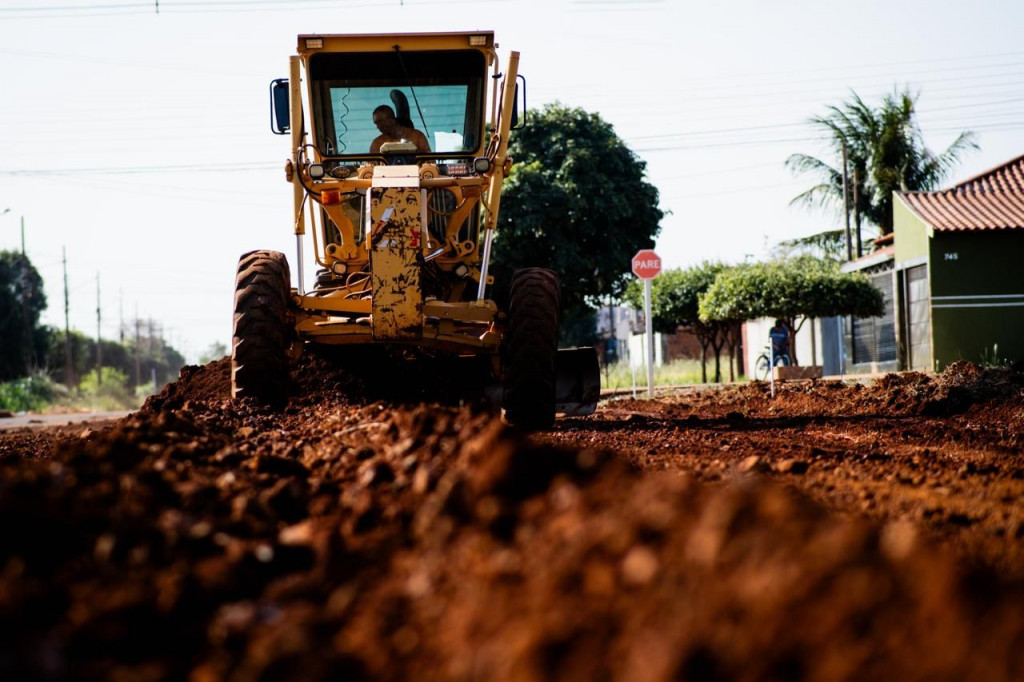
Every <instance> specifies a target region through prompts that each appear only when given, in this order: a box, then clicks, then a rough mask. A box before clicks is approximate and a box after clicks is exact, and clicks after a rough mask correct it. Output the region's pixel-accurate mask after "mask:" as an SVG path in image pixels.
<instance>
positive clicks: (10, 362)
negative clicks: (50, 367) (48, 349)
mask: <svg viewBox="0 0 1024 682" xmlns="http://www.w3.org/2000/svg"><path fill="white" fill-rule="evenodd" d="M45 309H46V294H45V293H43V278H42V277H40V276H39V272H38V271H36V269H35V267H33V265H32V262H31V261H30V260H29V259H28V257H27V256H25V255H23V254H20V253H16V252H14V251H0V381H7V380H8V379H16V378H18V377H23V376H26V375H27V374H28V373H29V371H30V370H32V369H33V368H34V367H35V366H36V361H37V357H38V351H39V349H40V344H45V339H44V338H43V337H42V336H41V335H40V333H39V315H40V313H42V311H43V310H45Z"/></svg>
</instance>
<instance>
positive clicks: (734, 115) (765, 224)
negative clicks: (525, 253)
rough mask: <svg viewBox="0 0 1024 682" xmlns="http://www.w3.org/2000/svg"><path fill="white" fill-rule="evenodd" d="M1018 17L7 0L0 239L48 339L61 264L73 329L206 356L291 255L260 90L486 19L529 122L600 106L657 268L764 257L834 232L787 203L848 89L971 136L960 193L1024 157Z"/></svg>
mask: <svg viewBox="0 0 1024 682" xmlns="http://www.w3.org/2000/svg"><path fill="white" fill-rule="evenodd" d="M1022 26H1024V3H1016V2H1005V1H995V0H976V1H975V2H973V3H970V4H969V5H968V4H964V3H962V2H952V1H951V0H931V1H927V2H926V1H924V0H899V1H896V2H894V1H893V0H885V1H880V0H863V1H861V2H858V3H849V2H839V1H832V0H817V1H814V2H812V1H810V0H802V1H796V0H775V1H773V2H765V1H763V0H761V1H758V0H732V1H731V2H718V3H710V2H691V1H690V0H159V2H157V0H0V74H2V76H3V79H2V81H3V85H2V94H0V213H3V215H0V249H6V250H20V249H21V244H22V241H21V234H22V230H21V225H22V223H23V224H24V235H25V247H26V251H27V254H28V256H29V258H30V259H31V260H32V262H33V264H34V265H35V266H36V268H37V269H38V270H39V271H40V273H41V274H42V276H43V278H44V279H45V282H46V294H47V298H48V302H49V307H48V309H47V310H46V311H45V312H44V314H43V318H42V321H43V322H44V323H46V324H51V325H54V326H56V327H60V328H63V327H64V301H65V299H64V277H63V272H64V255H65V253H66V267H67V273H68V291H69V296H68V308H69V310H70V324H71V327H72V328H73V329H77V330H79V331H81V332H83V333H85V334H88V335H90V336H95V335H96V333H97V326H98V325H97V307H99V309H100V312H101V315H100V317H101V319H100V322H99V329H100V331H101V333H102V335H103V337H104V338H108V339H117V338H118V337H119V334H120V332H121V330H122V329H124V328H131V327H132V325H133V321H134V320H135V319H136V318H141V319H142V320H145V321H148V320H153V321H154V324H155V326H156V329H157V330H159V331H161V332H162V333H163V335H164V336H165V338H167V339H168V340H169V341H170V342H171V343H172V345H174V346H175V347H176V348H178V349H179V350H181V351H182V352H183V353H184V354H185V357H186V358H187V359H188V360H189V361H190V362H197V361H198V360H199V358H200V357H202V356H203V355H204V354H206V353H207V351H208V350H210V348H211V346H212V345H213V344H215V343H222V344H224V345H225V346H228V345H229V344H230V339H231V312H232V296H233V290H234V273H235V266H236V263H237V260H238V256H239V255H240V254H241V253H243V252H245V251H249V250H253V249H260V248H265V249H274V250H278V251H283V252H285V253H286V254H288V256H289V258H290V259H291V258H293V256H294V253H295V250H296V249H295V238H294V236H293V234H292V226H291V217H290V213H291V206H292V200H291V187H290V185H289V184H287V183H286V181H285V178H284V172H283V167H284V162H285V160H286V159H287V158H288V138H287V137H286V136H276V135H273V134H271V132H270V125H269V95H268V86H269V83H270V81H271V80H273V79H274V78H279V77H286V76H287V75H288V57H289V55H291V54H294V51H295V45H296V36H297V35H298V34H300V33H360V32H374V33H378V32H407V31H435V30H436V31H462V30H467V31H469V30H485V29H489V30H494V31H495V35H496V40H497V42H498V43H499V45H500V47H499V54H500V56H501V58H502V59H503V60H505V59H507V55H508V52H509V50H516V51H519V52H520V53H521V61H520V72H521V73H522V74H524V75H525V76H526V79H527V100H528V101H527V103H528V106H530V107H531V108H535V107H541V106H543V105H544V104H546V103H550V102H555V101H558V102H561V103H562V104H565V105H569V106H578V107H582V108H583V109H586V110H587V111H592V112H596V113H599V114H600V115H601V116H602V117H603V118H604V119H606V120H607V121H609V122H610V123H611V124H612V125H613V126H614V127H615V130H616V132H617V133H618V134H619V136H620V137H621V138H622V139H623V140H624V141H625V142H626V144H627V145H628V146H629V147H630V148H631V149H632V150H633V151H634V152H635V153H636V154H637V156H638V157H639V158H640V159H641V160H643V161H644V162H645V163H646V168H647V179H648V181H649V182H650V183H651V184H653V185H654V186H656V187H657V188H658V190H659V192H660V197H661V207H662V208H663V209H664V210H665V211H666V212H667V213H668V215H666V217H665V218H664V219H663V221H662V223H661V232H660V235H659V237H658V239H657V243H656V250H657V252H658V254H659V255H660V256H661V258H662V261H663V264H664V266H665V267H667V268H671V267H687V266H690V265H694V264H697V263H700V262H702V261H704V260H721V261H725V262H730V263H731V262H740V261H743V260H745V259H759V258H764V257H766V256H767V255H768V253H769V250H770V249H771V247H772V246H773V245H775V244H777V243H778V242H780V241H782V240H786V239H792V238H796V237H801V236H807V235H810V234H814V233H817V232H821V231H824V230H829V229H838V228H840V227H841V226H842V219H841V217H840V216H838V215H834V214H831V213H822V212H814V211H810V210H808V209H806V208H802V207H795V206H791V205H790V200H791V199H792V198H793V197H795V196H796V195H798V194H800V193H801V192H802V191H804V190H805V189H807V188H809V187H810V186H811V185H813V184H814V180H813V179H812V178H811V177H806V176H804V177H800V176H794V175H793V174H792V173H791V172H790V171H789V170H788V169H787V168H786V167H785V166H784V162H785V160H786V158H787V157H788V156H789V155H791V154H793V153H798V152H799V153H806V154H811V155H815V156H822V157H823V158H825V156H824V155H825V154H826V150H825V148H824V147H823V141H822V139H821V136H820V134H819V133H818V132H817V131H816V130H815V129H814V128H813V126H811V125H810V124H809V123H808V119H810V118H811V117H812V116H815V115H823V114H825V113H826V108H827V107H828V106H830V105H838V104H841V103H842V102H843V101H844V100H846V99H848V98H849V96H850V93H851V92H856V93H857V94H858V95H860V96H861V97H862V98H863V99H864V100H865V101H866V102H868V103H869V104H879V103H880V102H881V99H882V97H883V96H884V95H885V94H887V93H891V92H893V90H894V89H896V88H899V89H902V88H909V90H910V91H911V92H913V93H918V94H919V99H918V103H917V112H918V119H919V122H920V125H921V128H922V129H923V131H924V138H925V142H926V143H927V145H928V147H929V148H931V149H932V150H934V151H942V150H944V149H945V148H946V147H947V146H948V145H949V144H950V143H951V142H952V141H953V140H954V139H955V138H956V136H957V135H958V134H959V133H960V132H961V131H963V130H972V131H974V132H975V135H976V141H977V142H978V144H979V146H980V150H979V151H977V152H972V153H970V154H968V155H967V156H966V157H965V158H964V161H963V163H962V164H961V166H960V167H959V168H958V170H957V171H956V172H955V173H954V174H953V175H952V176H951V177H950V178H949V180H948V182H947V185H951V184H955V183H956V182H959V181H961V180H963V179H966V178H967V177H970V176H972V175H974V174H977V173H980V172H982V171H984V170H987V169H989V168H991V167H994V166H997V165H999V164H1001V163H1003V162H1005V161H1008V160H1010V159H1011V158H1014V157H1016V156H1019V155H1021V154H1024V77H1022V76H1024V48H1022V47H1021V46H1020V40H1019V35H1020V29H1021V27H1022ZM595 201H600V198H599V197H596V198H595ZM310 248H311V246H310V244H309V243H308V242H307V244H306V251H307V252H308V251H309V250H310ZM622 267H623V271H624V272H628V271H629V263H628V262H627V263H623V264H622ZM292 269H293V272H294V271H295V269H296V268H295V267H294V265H293V268H292ZM311 273H312V269H311V268H309V267H307V282H306V284H307V287H308V286H309V285H311V284H312V282H311V281H310V280H309V277H310V275H311ZM145 324H148V322H146V323H145Z"/></svg>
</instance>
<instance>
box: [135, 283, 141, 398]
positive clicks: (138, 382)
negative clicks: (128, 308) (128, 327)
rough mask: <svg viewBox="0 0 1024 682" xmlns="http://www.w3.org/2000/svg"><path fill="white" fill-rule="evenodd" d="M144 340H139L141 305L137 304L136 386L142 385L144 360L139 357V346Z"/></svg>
mask: <svg viewBox="0 0 1024 682" xmlns="http://www.w3.org/2000/svg"><path fill="white" fill-rule="evenodd" d="M141 344H142V340H141V339H140V338H139V304H138V303H136V304H135V386H136V388H137V387H139V386H141V385H142V359H141V358H140V357H139V350H140V348H139V346H140V345H141Z"/></svg>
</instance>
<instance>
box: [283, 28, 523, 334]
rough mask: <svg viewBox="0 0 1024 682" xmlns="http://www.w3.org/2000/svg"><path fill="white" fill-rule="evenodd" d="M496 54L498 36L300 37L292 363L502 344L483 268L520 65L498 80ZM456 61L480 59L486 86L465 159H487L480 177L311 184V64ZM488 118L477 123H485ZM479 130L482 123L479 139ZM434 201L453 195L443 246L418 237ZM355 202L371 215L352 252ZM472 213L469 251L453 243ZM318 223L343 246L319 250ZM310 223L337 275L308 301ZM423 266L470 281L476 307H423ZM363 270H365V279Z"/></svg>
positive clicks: (372, 177) (293, 172)
mask: <svg viewBox="0 0 1024 682" xmlns="http://www.w3.org/2000/svg"><path fill="white" fill-rule="evenodd" d="M496 47H497V45H495V44H494V35H493V33H492V32H488V31H475V32H465V33H442V34H437V33H430V34H427V33H410V34H398V35H396V34H388V35H300V36H299V39H298V50H297V51H298V54H297V55H295V56H293V57H291V58H290V78H289V87H290V95H291V96H290V103H291V104H290V107H291V109H290V120H291V148H292V158H291V159H290V160H289V161H288V163H287V164H286V169H285V171H286V177H287V179H288V180H289V181H290V182H291V183H292V186H293V190H294V192H293V194H294V216H295V235H296V243H297V248H298V264H299V268H298V275H299V286H298V288H295V289H293V290H292V299H293V304H294V315H295V319H294V325H295V330H296V332H297V336H298V339H299V346H297V347H296V350H297V351H298V350H300V348H301V343H302V341H311V342H316V343H325V344H356V343H360V344H362V343H373V342H387V343H399V344H401V343H407V344H415V345H417V346H419V347H425V348H433V349H437V350H443V351H448V352H456V353H465V354H478V353H481V352H484V353H492V354H494V353H496V352H497V349H498V346H499V343H500V339H501V335H500V330H498V329H497V328H496V325H499V324H501V320H500V319H499V314H498V309H497V306H496V305H495V304H494V303H493V301H491V300H488V299H487V298H486V297H485V295H484V292H485V287H486V285H487V284H488V283H489V281H490V280H491V278H490V277H489V275H488V272H487V271H488V261H489V258H490V249H491V240H492V238H493V235H494V229H495V226H496V222H497V216H498V210H499V204H500V200H501V188H502V183H503V181H504V179H505V177H506V176H507V174H508V172H509V169H510V167H511V161H510V159H509V158H508V155H507V150H508V138H509V130H510V127H511V124H512V114H511V112H512V110H513V108H514V106H515V99H516V88H515V85H516V77H517V71H518V64H519V53H518V52H512V53H511V55H510V58H509V61H508V64H507V65H506V67H505V73H504V74H501V73H500V72H499V62H498V56H497V53H496V52H495V48H496ZM455 49H458V50H467V49H472V50H478V51H480V52H481V53H482V54H483V55H484V57H485V59H486V62H485V63H486V65H487V68H489V69H490V70H491V74H492V90H491V93H490V102H491V105H490V107H489V109H490V118H489V122H487V127H488V129H489V131H490V135H489V136H487V135H480V136H479V142H478V146H477V149H476V150H475V151H474V152H473V154H474V157H475V158H476V159H484V158H486V159H487V163H486V171H485V172H479V173H478V174H476V175H467V176H465V177H452V176H444V175H442V174H441V173H440V172H439V169H438V167H437V166H436V165H435V164H433V163H430V162H429V161H427V162H424V160H422V159H421V160H420V161H419V162H418V164H417V165H412V164H409V165H390V166H389V165H384V164H383V162H375V161H371V162H367V163H364V164H363V165H362V166H360V167H359V169H358V171H357V172H356V173H355V174H354V175H352V176H351V177H343V178H337V177H331V176H330V175H322V174H320V173H318V172H312V173H311V170H313V171H319V170H320V169H318V168H317V166H318V164H322V163H323V162H324V160H325V159H324V157H323V156H322V155H321V150H320V149H318V148H317V147H316V146H315V145H310V144H308V142H307V140H306V139H305V136H306V131H308V130H311V129H312V126H311V125H308V123H311V120H310V119H309V118H308V117H307V118H306V119H304V112H311V111H314V96H313V88H312V87H306V88H305V92H303V88H302V82H303V81H302V76H303V74H309V72H310V71H309V69H310V59H311V58H312V57H313V56H314V55H317V54H319V53H325V52H326V53H339V52H341V53H352V52H386V51H390V50H401V51H403V52H406V53H410V52H417V51H423V50H431V51H441V50H455ZM482 75H485V74H482ZM307 83H308V81H307ZM303 103H304V106H303ZM485 117H486V114H485V113H484V112H481V118H485ZM484 123H485V121H483V120H482V121H480V124H481V128H483V125H484ZM466 153H467V154H468V153H470V152H468V151H467V152H466ZM481 165H483V164H481ZM437 189H445V190H447V191H449V192H450V193H451V194H452V196H454V198H455V203H456V207H455V209H454V210H453V211H452V212H450V213H449V214H448V219H447V228H446V234H445V235H444V239H443V241H442V240H441V239H440V238H439V236H437V235H432V234H430V232H429V230H427V229H426V225H427V210H428V209H427V205H428V196H429V194H430V193H431V192H433V191H434V190H437ZM353 192H361V193H365V196H366V199H367V200H366V204H367V205H369V208H368V209H367V211H366V215H363V216H361V217H360V219H365V220H366V221H367V224H366V225H365V226H366V227H367V229H366V230H365V236H364V237H363V238H362V239H361V241H359V240H357V237H356V233H357V229H356V226H355V225H354V224H353V222H352V219H351V218H350V217H349V215H348V214H347V213H346V211H345V210H344V206H343V203H342V200H341V198H342V197H343V196H346V195H348V194H351V193H353ZM312 209H317V210H312ZM320 209H322V211H321V210H320ZM474 211H479V212H481V214H480V219H481V220H480V224H481V230H480V232H481V233H482V234H477V235H474V236H475V237H476V238H475V239H470V240H460V238H459V237H460V230H461V229H462V227H463V225H464V224H466V221H467V219H468V218H469V217H470V216H471V214H472V213H473V212H474ZM318 214H319V215H320V224H319V225H318V224H317V223H318V221H317V216H318ZM324 214H326V215H327V216H328V217H329V219H330V221H331V223H333V226H334V227H335V228H337V234H338V235H340V243H336V242H331V243H320V240H318V238H317V237H318V234H319V235H320V236H321V238H322V239H323V240H324V242H326V241H327V231H326V230H325V229H324V227H325V226H324V224H323V223H324V221H323V217H322V216H323V215H324ZM307 223H308V225H309V228H310V232H311V234H312V237H313V248H314V254H315V260H316V262H317V263H318V264H319V265H320V266H321V267H323V268H325V269H327V270H329V271H334V272H338V271H340V272H342V273H344V274H345V277H344V278H343V279H341V280H340V281H339V282H338V283H337V284H335V285H333V286H326V287H320V288H317V289H314V290H312V291H310V292H306V291H305V290H304V285H303V279H304V273H303V268H302V262H303V253H302V244H303V236H304V235H305V233H306V229H307ZM424 259H429V260H431V261H432V262H434V263H435V264H436V265H437V266H438V267H439V268H441V269H442V270H445V271H447V272H452V271H457V272H459V273H460V274H461V275H462V276H463V277H465V279H466V280H467V286H469V285H470V283H475V284H476V286H477V293H476V297H475V300H471V301H465V300H460V301H442V300H436V299H431V298H427V299H424V298H423V296H422V295H421V294H420V287H419V281H418V278H419V276H420V274H419V273H420V270H421V268H422V264H423V262H424ZM370 263H372V267H371V268H367V267H366V266H367V265H368V264H370ZM368 270H369V271H370V272H368ZM368 294H372V295H368Z"/></svg>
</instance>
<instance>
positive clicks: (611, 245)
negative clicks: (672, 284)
mask: <svg viewBox="0 0 1024 682" xmlns="http://www.w3.org/2000/svg"><path fill="white" fill-rule="evenodd" d="M509 154H510V156H511V157H512V158H513V160H514V161H515V162H516V163H515V165H514V166H513V167H512V172H511V174H510V176H509V179H508V182H507V183H506V184H505V187H504V189H503V191H502V198H501V216H500V219H499V225H498V233H497V235H496V236H495V241H494V251H493V272H494V274H495V275H496V276H497V277H498V279H499V281H504V282H506V283H507V282H508V281H510V280H511V274H512V272H513V271H514V270H516V269H518V268H524V267H545V268H551V269H552V270H554V271H555V272H557V273H558V275H559V279H560V281H561V286H562V309H563V316H564V317H566V318H578V317H580V316H581V315H582V314H583V312H584V311H585V310H591V309H593V308H595V307H596V306H597V301H598V300H599V299H601V298H606V297H608V296H611V297H613V298H618V297H620V296H621V294H622V292H623V290H624V289H625V287H626V284H627V282H628V281H629V280H630V278H631V275H630V272H629V262H630V259H631V258H632V257H633V255H634V254H635V253H636V252H637V251H638V250H640V249H643V248H651V247H653V245H654V237H655V236H656V235H657V234H658V231H659V229H660V221H661V218H662V216H663V215H664V214H663V213H662V211H661V210H660V209H659V208H658V190H657V189H656V188H655V187H654V186H653V185H651V184H650V183H648V182H647V181H646V180H645V178H644V173H645V168H646V164H645V163H644V162H643V161H642V160H640V159H639V158H638V157H637V156H636V154H634V153H633V152H632V151H631V150H630V149H629V148H628V147H627V146H626V145H625V143H624V142H623V141H622V140H621V139H620V138H619V137H618V135H616V134H615V130H614V129H613V128H612V125H611V124H610V123H608V122H607V121H605V120H603V119H602V118H601V117H600V116H599V115H598V114H595V113H588V112H586V111H584V110H582V109H579V108H569V107H565V106H563V105H560V104H551V105H547V106H546V107H545V108H544V109H543V110H541V111H531V112H530V115H529V117H528V118H527V125H526V126H525V127H524V128H522V129H521V130H517V131H515V132H514V133H513V135H512V138H511V141H510V144H509ZM563 340H565V341H569V342H573V341H576V339H563Z"/></svg>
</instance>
